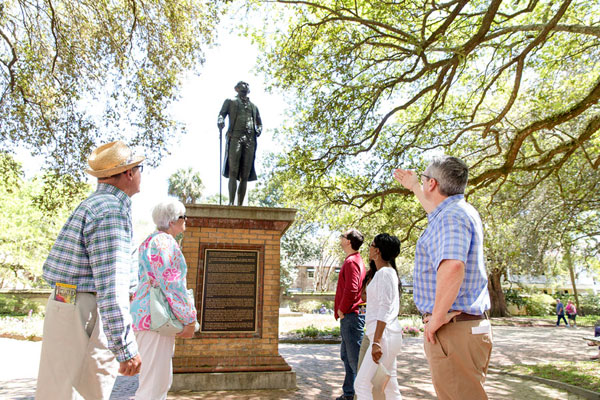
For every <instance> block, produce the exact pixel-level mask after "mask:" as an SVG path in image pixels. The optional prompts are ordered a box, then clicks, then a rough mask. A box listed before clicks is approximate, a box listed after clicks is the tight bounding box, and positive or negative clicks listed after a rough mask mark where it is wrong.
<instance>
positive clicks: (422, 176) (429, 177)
mask: <svg viewBox="0 0 600 400" xmlns="http://www.w3.org/2000/svg"><path fill="white" fill-rule="evenodd" d="M423 178H427V180H429V179H433V178H432V177H431V176H429V175H425V174H421V183H424V182H425V180H424V179H423Z"/></svg>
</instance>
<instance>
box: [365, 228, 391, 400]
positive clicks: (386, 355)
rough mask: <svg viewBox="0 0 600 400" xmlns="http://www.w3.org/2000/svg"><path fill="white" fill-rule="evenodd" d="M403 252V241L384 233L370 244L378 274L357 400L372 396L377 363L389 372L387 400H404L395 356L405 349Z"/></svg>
mask: <svg viewBox="0 0 600 400" xmlns="http://www.w3.org/2000/svg"><path fill="white" fill-rule="evenodd" d="M398 254H400V240H398V238H397V237H396V236H391V235H388V234H387V233H381V234H379V235H377V236H375V238H374V239H373V243H371V245H370V246H369V259H370V260H371V261H372V262H374V263H375V265H376V268H377V273H376V274H375V275H374V276H373V278H372V280H371V282H369V285H368V286H367V299H368V301H367V313H366V317H365V324H366V336H367V337H368V338H369V341H370V345H369V348H368V349H367V351H366V354H365V357H364V359H363V361H362V364H361V366H360V369H359V370H358V375H357V376H356V381H355V382H354V387H355V390H356V394H357V397H358V400H372V399H373V383H372V382H371V381H372V379H373V377H374V376H375V374H376V372H377V368H378V364H380V363H381V365H382V366H383V367H385V370H386V371H388V372H389V374H390V379H389V381H388V382H387V384H386V385H385V389H384V394H385V399H386V400H401V399H402V396H401V394H400V389H399V387H398V378H397V376H396V356H397V355H398V353H399V352H400V349H401V348H402V327H401V326H400V323H399V322H398V313H399V312H400V292H399V290H398V281H399V279H398V270H397V268H396V257H398Z"/></svg>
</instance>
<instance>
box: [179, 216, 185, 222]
mask: <svg viewBox="0 0 600 400" xmlns="http://www.w3.org/2000/svg"><path fill="white" fill-rule="evenodd" d="M179 219H182V220H184V221H187V215H181V216H180V217H179Z"/></svg>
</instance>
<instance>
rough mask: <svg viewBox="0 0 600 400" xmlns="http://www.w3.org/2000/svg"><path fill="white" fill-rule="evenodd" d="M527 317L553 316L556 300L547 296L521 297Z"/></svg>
mask: <svg viewBox="0 0 600 400" xmlns="http://www.w3.org/2000/svg"><path fill="white" fill-rule="evenodd" d="M523 300H524V301H525V308H526V309H527V315H531V316H544V315H551V314H554V307H555V306H556V300H555V299H554V298H552V296H550V295H547V294H532V295H528V296H523Z"/></svg>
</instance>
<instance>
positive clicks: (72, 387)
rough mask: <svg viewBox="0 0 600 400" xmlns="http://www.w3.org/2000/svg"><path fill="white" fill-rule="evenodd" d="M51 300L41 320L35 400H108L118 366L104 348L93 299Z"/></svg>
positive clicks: (90, 296) (80, 295)
mask: <svg viewBox="0 0 600 400" xmlns="http://www.w3.org/2000/svg"><path fill="white" fill-rule="evenodd" d="M53 297H54V294H52V295H51V296H50V299H49V300H48V305H47V306H46V317H45V318H44V333H43V337H42V354H41V356H40V369H39V372H38V380H37V389H36V392H35V398H36V400H45V399H48V400H63V399H66V400H71V399H81V398H84V399H86V400H96V399H98V400H101V399H108V398H109V397H110V394H111V392H112V388H113V386H114V383H115V379H116V377H117V372H118V370H119V363H118V362H117V361H116V359H115V356H114V355H113V353H112V352H111V351H110V350H108V348H107V342H106V336H105V335H104V331H103V330H102V321H101V320H100V314H99V313H98V306H97V304H96V296H95V295H93V294H91V293H77V298H76V302H75V304H67V303H61V302H59V301H55V300H53V299H52V298H53Z"/></svg>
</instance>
